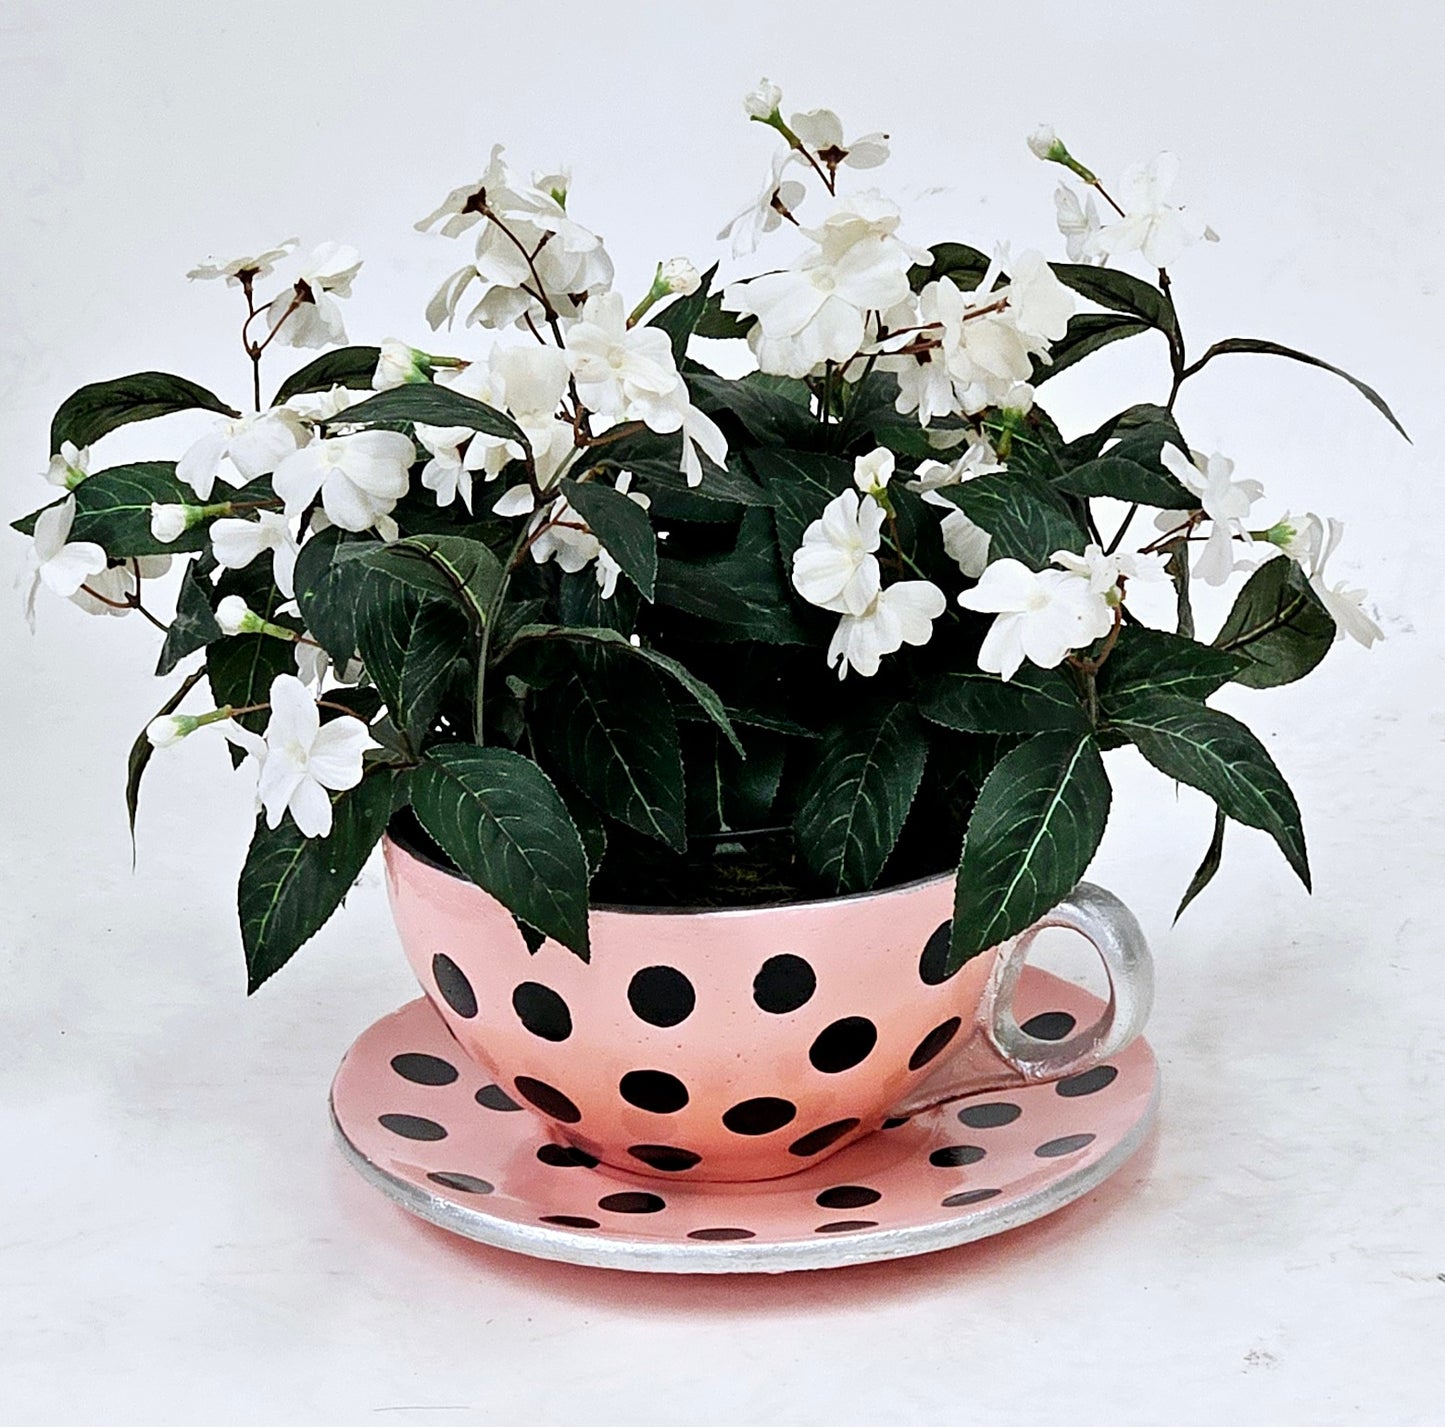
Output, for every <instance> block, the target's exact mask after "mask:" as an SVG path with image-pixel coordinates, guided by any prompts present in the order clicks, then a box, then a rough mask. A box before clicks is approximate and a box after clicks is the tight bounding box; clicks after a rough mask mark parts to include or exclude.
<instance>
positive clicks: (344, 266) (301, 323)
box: [266, 243, 361, 347]
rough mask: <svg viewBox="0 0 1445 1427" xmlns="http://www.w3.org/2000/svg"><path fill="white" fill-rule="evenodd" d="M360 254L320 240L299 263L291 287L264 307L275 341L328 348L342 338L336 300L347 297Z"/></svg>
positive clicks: (292, 345)
mask: <svg viewBox="0 0 1445 1427" xmlns="http://www.w3.org/2000/svg"><path fill="white" fill-rule="evenodd" d="M360 270H361V254H360V253H358V252H357V251H356V249H355V248H352V247H348V246H347V245H346V244H344V243H322V244H321V246H320V247H318V248H315V249H313V250H312V252H311V254H310V255H309V256H308V257H307V258H306V260H305V262H303V263H302V265H301V272H300V274H299V275H298V277H297V279H296V282H295V284H294V286H293V287H291V288H289V289H287V291H285V292H283V293H282V294H281V295H280V296H279V297H278V298H276V299H275V300H274V301H272V302H271V303H270V304H269V306H268V307H267V308H266V314H267V320H268V321H269V322H270V324H271V329H272V331H273V333H274V334H275V339H276V341H278V342H280V343H281V344H282V346H286V347H329V346H331V345H332V344H333V343H337V342H344V341H346V324H345V322H344V321H343V320H342V316H341V308H340V307H339V306H338V304H337V302H336V299H337V298H338V297H350V296H351V281H352V279H353V278H354V277H355V276H356V274H357V273H358V272H359V271H360Z"/></svg>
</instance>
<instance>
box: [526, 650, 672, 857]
mask: <svg viewBox="0 0 1445 1427" xmlns="http://www.w3.org/2000/svg"><path fill="white" fill-rule="evenodd" d="M536 718H537V721H538V724H539V725H540V727H541V729H542V730H544V735H543V739H542V740H541V742H542V746H544V747H545V748H546V749H547V752H548V753H549V754H550V755H551V757H552V758H554V759H555V760H556V763H557V766H558V768H559V769H560V771H561V772H563V773H565V774H566V776H567V778H568V779H569V780H570V781H571V782H572V783H575V784H576V786H577V787H579V788H580V789H581V790H582V791H583V792H584V793H586V794H587V796H588V797H589V798H591V799H592V801H593V802H594V803H596V804H597V805H598V807H601V808H605V809H606V810H607V813H608V815H609V816H610V817H614V818H616V819H617V820H618V821H619V822H622V823H626V824H627V826H628V827H632V828H636V829H637V831H638V832H641V833H645V834H646V835H647V836H649V837H655V838H657V839H658V840H659V841H660V842H663V843H665V844H666V845H667V846H669V847H671V848H673V849H675V850H676V851H678V852H681V851H682V850H683V848H684V847H685V846H686V845H687V833H686V803H685V797H684V791H683V777H682V755H681V752H680V751H679V748H678V737H677V721H676V719H675V717H674V716H673V712H672V705H671V704H669V703H668V701H667V695H666V694H665V693H664V692H663V690H662V687H661V685H660V684H659V683H658V681H657V678H656V676H655V675H653V674H651V673H649V672H648V671H647V670H645V669H638V668H631V669H623V668H620V667H619V666H617V665H616V664H614V663H612V662H611V661H606V660H603V659H600V658H595V657H594V658H590V659H586V660H584V661H583V664H582V669H581V671H580V672H578V673H575V674H573V675H571V676H570V677H569V678H567V679H566V680H564V681H563V682H562V683H560V684H558V685H556V686H554V687H553V688H551V689H548V690H547V691H546V692H545V693H544V694H542V695H539V697H538V700H537V712H536Z"/></svg>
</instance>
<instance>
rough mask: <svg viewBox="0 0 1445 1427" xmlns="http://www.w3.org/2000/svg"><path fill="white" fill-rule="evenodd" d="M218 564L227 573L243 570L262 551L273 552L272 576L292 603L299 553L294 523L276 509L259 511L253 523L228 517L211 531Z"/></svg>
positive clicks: (213, 525) (213, 526) (212, 527)
mask: <svg viewBox="0 0 1445 1427" xmlns="http://www.w3.org/2000/svg"><path fill="white" fill-rule="evenodd" d="M210 536H211V548H212V549H213V550H214V551H215V553H216V562H217V563H218V564H220V565H224V566H225V567H226V568H227V569H228V570H242V569H244V568H245V567H246V566H247V565H249V564H250V563H251V561H252V560H254V559H255V558H256V557H257V556H258V555H260V554H261V553H262V552H263V551H266V550H269V551H271V574H272V578H273V579H274V580H275V581H276V588H277V589H278V590H280V591H281V593H282V594H283V595H284V596H285V597H286V598H287V599H288V600H289V599H290V598H291V597H292V596H293V595H294V594H295V593H296V589H295V583H294V581H295V573H296V556H297V554H298V553H299V551H300V546H299V545H298V544H297V541H296V536H295V535H294V534H293V533H292V530H291V522H290V521H289V520H288V519H287V518H286V517H285V516H284V515H281V514H279V513H278V512H276V511H274V510H261V511H257V512H256V518H255V519H254V520H233V519H230V518H226V519H223V520H217V521H214V522H213V523H212V525H211V528H210Z"/></svg>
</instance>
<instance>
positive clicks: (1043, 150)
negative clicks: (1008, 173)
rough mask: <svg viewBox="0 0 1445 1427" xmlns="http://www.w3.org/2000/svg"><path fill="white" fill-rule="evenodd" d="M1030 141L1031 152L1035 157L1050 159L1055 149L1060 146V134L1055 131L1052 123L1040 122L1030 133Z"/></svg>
mask: <svg viewBox="0 0 1445 1427" xmlns="http://www.w3.org/2000/svg"><path fill="white" fill-rule="evenodd" d="M1028 142H1029V152H1030V153H1031V154H1033V156H1034V157H1035V158H1040V159H1050V158H1053V156H1054V150H1055V149H1056V148H1058V147H1059V136H1058V135H1057V134H1056V133H1054V126H1053V125H1052V124H1040V125H1039V126H1038V128H1036V129H1035V130H1034V131H1033V133H1032V134H1030V135H1029V141H1028Z"/></svg>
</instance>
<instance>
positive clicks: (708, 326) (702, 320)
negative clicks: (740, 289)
mask: <svg viewBox="0 0 1445 1427" xmlns="http://www.w3.org/2000/svg"><path fill="white" fill-rule="evenodd" d="M757 320H758V319H757V318H756V317H754V316H752V315H751V314H750V313H749V314H746V315H745V314H743V313H740V312H724V311H723V305H722V293H720V292H715V293H713V295H712V296H711V297H709V298H708V300H707V302H706V303H705V304H704V306H703V311H702V316H701V317H699V318H698V321H697V326H696V327H695V328H694V329H693V331H694V332H695V333H696V335H697V336H699V337H712V338H715V339H718V338H720V339H723V340H727V339H730V338H735V337H746V336H747V335H748V333H749V332H750V331H751V330H752V326H753V323H755V322H756V321H757Z"/></svg>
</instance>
